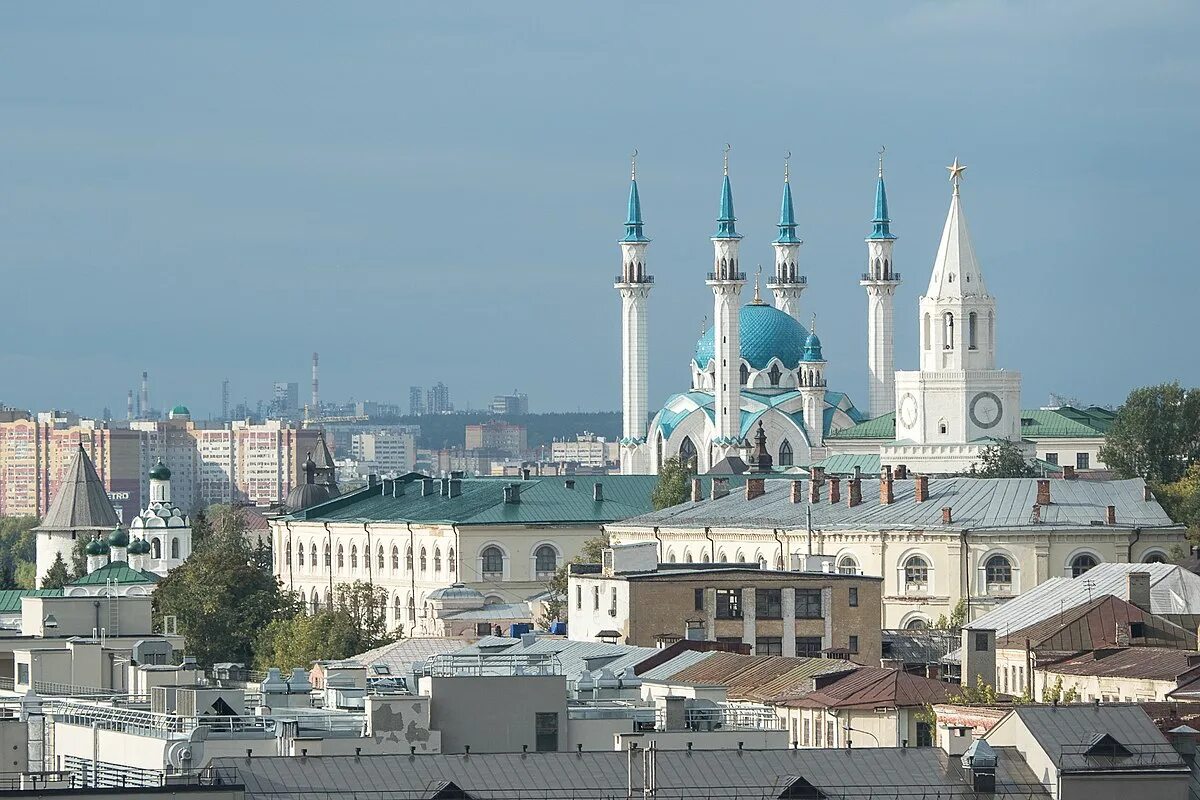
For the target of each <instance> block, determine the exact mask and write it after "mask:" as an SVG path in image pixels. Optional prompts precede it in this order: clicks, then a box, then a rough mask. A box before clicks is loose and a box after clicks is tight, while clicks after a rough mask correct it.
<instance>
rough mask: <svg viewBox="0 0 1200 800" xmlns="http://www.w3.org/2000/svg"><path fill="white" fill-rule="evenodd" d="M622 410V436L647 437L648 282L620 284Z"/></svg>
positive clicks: (629, 438) (642, 438) (633, 439)
mask: <svg viewBox="0 0 1200 800" xmlns="http://www.w3.org/2000/svg"><path fill="white" fill-rule="evenodd" d="M619 288H620V292H621V375H622V380H621V394H622V397H621V410H622V415H623V417H624V426H623V433H622V436H623V438H625V439H627V440H631V441H643V440H645V438H646V418H647V413H648V410H649V409H648V408H647V405H648V403H647V397H648V394H649V392H648V380H649V377H648V373H649V370H648V365H647V360H648V359H647V347H646V300H647V298H649V296H650V285H649V284H645V283H641V284H632V283H627V284H621V285H620V287H619Z"/></svg>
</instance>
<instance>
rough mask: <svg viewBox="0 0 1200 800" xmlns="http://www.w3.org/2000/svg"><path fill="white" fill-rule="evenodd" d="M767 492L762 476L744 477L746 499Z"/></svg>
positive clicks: (765, 482)
mask: <svg viewBox="0 0 1200 800" xmlns="http://www.w3.org/2000/svg"><path fill="white" fill-rule="evenodd" d="M766 493H767V481H766V479H764V478H747V479H746V499H747V500H753V499H754V498H756V497H762V496H763V495H764V494H766Z"/></svg>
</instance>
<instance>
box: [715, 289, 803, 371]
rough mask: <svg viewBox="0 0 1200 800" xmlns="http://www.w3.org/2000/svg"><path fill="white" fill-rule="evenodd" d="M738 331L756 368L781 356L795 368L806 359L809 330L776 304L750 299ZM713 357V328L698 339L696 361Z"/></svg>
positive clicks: (744, 354)
mask: <svg viewBox="0 0 1200 800" xmlns="http://www.w3.org/2000/svg"><path fill="white" fill-rule="evenodd" d="M738 335H739V336H740V337H741V349H742V359H743V360H744V361H746V363H748V364H749V365H750V366H751V367H753V368H754V369H763V368H765V367H766V366H767V364H769V363H770V362H771V359H772V358H778V359H779V360H780V361H781V362H782V363H783V366H784V368H785V369H795V368H796V366H797V365H799V364H800V362H801V361H802V360H803V359H804V344H805V342H807V341H808V331H807V330H806V329H805V327H804V326H803V325H801V324H800V323H799V322H797V321H796V320H794V319H792V318H791V316H789V315H788V314H785V313H783V312H782V311H780V310H779V309H777V308H775V307H774V306H769V305H766V304H765V303H763V304H755V303H751V304H750V305H745V306H742V308H741V310H740V311H739V313H738ZM712 360H713V329H712V328H709V329H708V330H706V331H705V332H704V335H703V336H701V337H700V340H699V341H697V342H696V356H695V362H696V364H697V365H698V366H700V367H701V368H704V367H706V366H708V362H710V361H712Z"/></svg>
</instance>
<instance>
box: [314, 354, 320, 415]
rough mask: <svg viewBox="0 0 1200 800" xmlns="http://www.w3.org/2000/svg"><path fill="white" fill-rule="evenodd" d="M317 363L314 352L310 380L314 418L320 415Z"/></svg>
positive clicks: (317, 359)
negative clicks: (311, 382)
mask: <svg viewBox="0 0 1200 800" xmlns="http://www.w3.org/2000/svg"><path fill="white" fill-rule="evenodd" d="M318 361H319V358H318V356H317V354H316V353H315V352H314V353H313V378H312V381H313V384H312V413H313V414H314V415H316V416H320V415H321V392H320V390H319V388H318V382H317V363H318Z"/></svg>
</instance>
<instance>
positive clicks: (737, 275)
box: [707, 272, 746, 283]
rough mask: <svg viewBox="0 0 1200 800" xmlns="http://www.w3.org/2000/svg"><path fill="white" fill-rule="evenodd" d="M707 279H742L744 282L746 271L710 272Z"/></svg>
mask: <svg viewBox="0 0 1200 800" xmlns="http://www.w3.org/2000/svg"><path fill="white" fill-rule="evenodd" d="M707 280H710V281H742V282H743V283H744V282H745V280H746V273H744V272H721V273H717V272H710V273H708V278H707Z"/></svg>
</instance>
